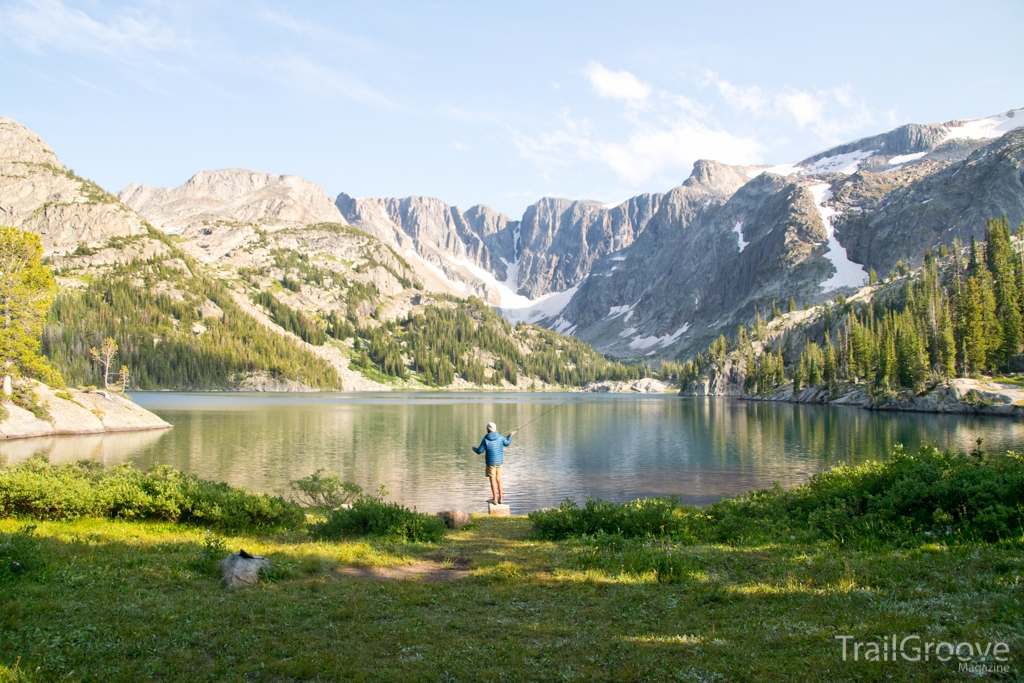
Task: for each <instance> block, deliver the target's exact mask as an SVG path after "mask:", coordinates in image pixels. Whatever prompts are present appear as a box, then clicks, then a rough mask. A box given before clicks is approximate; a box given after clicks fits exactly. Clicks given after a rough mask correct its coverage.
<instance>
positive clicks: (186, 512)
mask: <svg viewBox="0 0 1024 683" xmlns="http://www.w3.org/2000/svg"><path fill="white" fill-rule="evenodd" d="M11 515H20V516H26V517H34V518H37V519H70V518H75V517H113V518H122V519H159V520H167V521H172V522H185V523H193V524H202V525H204V526H207V527H214V528H219V529H223V530H230V531H251V530H262V529H273V528H285V529H297V528H300V527H301V526H302V524H303V522H304V521H305V515H304V513H303V512H302V508H300V507H299V506H298V505H296V504H295V503H292V502H289V501H286V500H284V499H283V498H281V497H278V496H268V495H266V494H260V493H250V492H248V491H244V490H242V489H239V488H235V487H233V486H229V485H228V484H225V483H218V482H210V481H205V480H202V479H199V478H198V477H195V476H193V475H190V474H184V473H183V472H180V471H178V470H175V469H173V468H170V467H166V466H158V467H154V468H152V469H150V470H149V471H147V472H143V471H140V470H137V469H135V468H133V467H131V466H130V465H121V466H119V467H114V468H110V469H106V468H104V467H103V466H102V465H98V464H96V463H92V462H78V463H69V464H66V465H59V466H56V465H51V464H50V463H48V462H47V461H46V460H45V459H42V458H31V459H29V460H28V461H26V462H25V463H22V464H20V465H16V466H14V467H8V468H4V469H0V517H7V516H11Z"/></svg>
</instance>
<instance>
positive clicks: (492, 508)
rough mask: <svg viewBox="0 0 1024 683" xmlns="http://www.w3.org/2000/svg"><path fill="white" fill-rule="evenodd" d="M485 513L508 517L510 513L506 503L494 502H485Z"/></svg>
mask: <svg viewBox="0 0 1024 683" xmlns="http://www.w3.org/2000/svg"><path fill="white" fill-rule="evenodd" d="M487 513H488V514H490V515H494V516H495V517H508V516H509V515H511V514H512V511H511V510H510V509H509V507H508V505H496V504H495V503H488V504H487Z"/></svg>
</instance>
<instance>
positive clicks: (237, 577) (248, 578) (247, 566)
mask: <svg viewBox="0 0 1024 683" xmlns="http://www.w3.org/2000/svg"><path fill="white" fill-rule="evenodd" d="M247 555H248V557H246V556H247ZM217 566H218V567H220V574H221V576H222V577H223V578H224V587H225V588H240V587H242V586H255V585H256V584H257V583H259V581H260V569H263V568H267V569H269V568H270V567H271V566H272V565H271V563H270V560H268V559H267V558H265V557H260V556H258V555H249V553H247V552H245V551H244V550H239V551H238V552H237V553H234V554H233V555H228V556H227V557H225V558H224V559H223V560H221V561H220V562H219V563H218V565H217Z"/></svg>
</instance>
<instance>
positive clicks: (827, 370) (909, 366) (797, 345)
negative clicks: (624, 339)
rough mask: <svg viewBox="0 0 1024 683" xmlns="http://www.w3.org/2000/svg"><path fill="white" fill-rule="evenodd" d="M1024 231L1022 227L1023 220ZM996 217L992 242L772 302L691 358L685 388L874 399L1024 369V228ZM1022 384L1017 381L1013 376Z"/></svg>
mask: <svg viewBox="0 0 1024 683" xmlns="http://www.w3.org/2000/svg"><path fill="white" fill-rule="evenodd" d="M1021 230H1024V225H1022V226H1021ZM1021 230H1018V231H1017V232H1016V233H1014V232H1013V231H1012V230H1011V228H1010V224H1009V222H1008V221H1007V220H1006V219H1005V218H1001V219H995V220H990V221H988V222H987V224H986V226H985V230H984V233H983V237H984V240H983V241H977V240H972V242H971V244H970V245H969V246H968V247H966V248H964V247H963V246H962V245H961V244H960V243H959V241H958V240H955V241H954V246H953V248H952V249H946V248H945V247H944V246H942V247H940V249H939V252H938V253H935V252H932V251H930V250H929V251H927V252H926V253H925V258H924V264H923V265H922V267H921V268H920V269H918V270H916V271H912V270H911V269H910V268H909V267H908V266H907V265H906V264H905V263H904V262H898V263H897V266H896V268H895V269H894V270H893V272H892V273H891V274H890V277H889V278H888V280H887V282H885V283H882V284H878V285H872V286H869V287H866V288H864V289H863V290H861V291H859V292H858V293H857V294H856V295H855V296H852V297H850V299H846V298H845V297H843V296H837V297H836V298H835V299H833V300H830V301H828V302H825V303H824V304H822V305H820V306H817V307H813V308H811V309H808V310H800V309H799V308H798V306H797V304H796V302H795V300H790V302H789V304H788V306H787V307H788V309H789V311H788V312H787V313H785V314H783V313H782V312H781V310H779V306H778V305H775V306H774V307H773V309H772V310H769V311H765V312H764V314H763V316H762V314H758V316H757V318H756V321H755V324H754V325H753V326H752V327H751V328H750V329H749V330H748V329H747V328H746V327H743V326H740V327H739V328H738V329H737V333H736V335H735V337H733V338H726V336H725V335H724V334H723V335H721V336H720V337H719V338H718V339H717V340H715V342H714V343H712V344H711V345H710V346H709V348H708V350H707V351H706V352H704V353H700V354H698V355H697V357H696V358H695V359H694V360H692V361H689V362H687V363H686V364H684V366H683V377H684V383H685V384H686V386H685V387H684V389H683V392H684V393H686V394H692V395H701V394H733V395H744V394H746V395H756V396H771V397H775V398H783V399H791V400H799V399H800V398H801V397H803V398H804V399H813V400H819V401H830V400H837V399H839V400H842V398H843V396H845V395H849V393H850V392H851V391H860V392H862V394H863V396H864V398H865V399H866V400H867V401H868V402H869V403H871V404H874V405H884V404H888V403H890V402H891V401H890V399H892V398H893V397H894V396H895V395H896V394H897V393H899V392H909V393H910V394H912V395H924V394H927V393H928V392H930V391H932V390H934V389H935V388H936V387H937V386H938V385H940V384H948V383H950V382H951V381H953V380H955V379H956V378H984V377H986V376H987V377H1000V376H1001V375H1003V374H1004V373H1016V372H1020V371H1024V356H1022V355H1021V351H1022V349H1024V325H1022V319H1024V234H1022V232H1021ZM1010 381H1015V380H1010Z"/></svg>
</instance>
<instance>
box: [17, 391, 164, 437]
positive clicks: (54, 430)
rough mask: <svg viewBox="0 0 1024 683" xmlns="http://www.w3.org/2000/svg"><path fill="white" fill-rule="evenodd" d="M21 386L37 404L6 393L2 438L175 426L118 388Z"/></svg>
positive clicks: (127, 430) (98, 432) (97, 432)
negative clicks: (136, 403)
mask: <svg viewBox="0 0 1024 683" xmlns="http://www.w3.org/2000/svg"><path fill="white" fill-rule="evenodd" d="M19 389H20V391H21V393H22V395H23V396H26V397H27V398H28V399H29V401H31V402H32V403H33V404H34V405H32V406H31V409H29V408H27V407H24V406H23V405H18V404H17V403H16V402H15V401H14V400H12V398H9V397H3V400H2V401H0V406H2V411H0V440H8V439H28V438H32V437H37V436H60V435H76V434H102V433H106V432H132V431H141V430H148V429H170V428H171V426H172V425H170V424H168V423H167V422H164V421H163V420H162V419H160V418H159V417H157V416H156V415H154V414H153V413H151V412H149V411H148V410H146V409H145V408H142V407H141V406H137V405H135V403H133V402H132V401H131V399H129V398H128V397H127V396H123V395H121V394H119V393H118V392H116V391H103V390H98V389H92V390H83V389H62V390H57V389H52V388H51V387H48V386H46V385H45V384H41V383H39V382H26V381H23V382H22V383H21V386H20V387H19ZM29 394H31V395H29ZM32 399H34V401H33V400H32Z"/></svg>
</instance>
